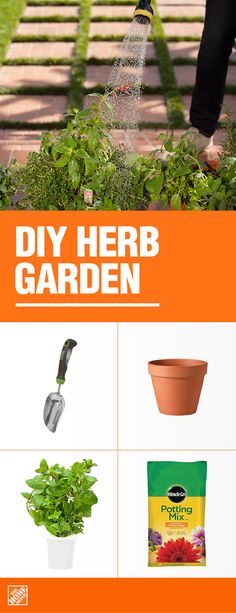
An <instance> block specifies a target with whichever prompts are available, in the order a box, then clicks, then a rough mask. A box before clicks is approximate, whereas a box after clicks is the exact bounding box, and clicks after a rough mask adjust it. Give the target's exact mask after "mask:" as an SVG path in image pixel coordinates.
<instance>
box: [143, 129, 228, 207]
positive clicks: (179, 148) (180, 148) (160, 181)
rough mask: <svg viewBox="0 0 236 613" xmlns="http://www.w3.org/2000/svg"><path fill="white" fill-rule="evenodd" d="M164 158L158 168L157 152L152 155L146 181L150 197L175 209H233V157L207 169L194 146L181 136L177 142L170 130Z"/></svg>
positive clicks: (165, 142)
mask: <svg viewBox="0 0 236 613" xmlns="http://www.w3.org/2000/svg"><path fill="white" fill-rule="evenodd" d="M163 149H164V151H165V152H166V161H165V164H163V165H162V170H161V169H160V158H159V157H158V156H159V155H160V153H159V152H158V151H157V152H156V155H157V159H156V158H155V156H153V157H152V160H153V169H152V172H151V174H150V176H149V178H148V179H147V181H146V183H145V187H146V189H147V191H148V192H149V200H150V198H151V199H152V201H154V202H155V201H156V200H159V202H160V204H161V205H162V207H163V208H165V207H167V206H170V207H171V208H172V209H174V210H180V209H187V210H232V209H234V208H235V206H236V187H235V183H236V158H229V157H226V158H224V159H222V160H221V163H220V164H219V167H218V169H217V170H216V171H212V172H209V171H208V170H207V169H206V168H205V166H204V164H203V163H202V162H200V161H199V158H198V155H197V152H196V149H195V146H194V145H193V144H191V143H189V142H186V141H185V139H184V138H182V139H180V140H179V141H178V143H177V144H174V142H173V135H172V134H170V135H168V137H167V138H166V140H165V141H164V144H163Z"/></svg>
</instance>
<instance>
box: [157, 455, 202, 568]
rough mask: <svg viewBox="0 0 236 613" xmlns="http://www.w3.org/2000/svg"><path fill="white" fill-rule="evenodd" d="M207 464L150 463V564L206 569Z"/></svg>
mask: <svg viewBox="0 0 236 613" xmlns="http://www.w3.org/2000/svg"><path fill="white" fill-rule="evenodd" d="M206 473H207V463H206V462H148V565H149V566H205V565H206V546H205V529H204V517H205V495H206Z"/></svg>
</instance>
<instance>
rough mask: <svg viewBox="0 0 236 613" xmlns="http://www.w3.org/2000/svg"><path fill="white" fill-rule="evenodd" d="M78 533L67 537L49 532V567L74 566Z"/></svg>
mask: <svg viewBox="0 0 236 613" xmlns="http://www.w3.org/2000/svg"><path fill="white" fill-rule="evenodd" d="M76 538H77V534H73V535H71V536H65V537H60V536H59V537H57V536H53V535H52V534H50V533H49V532H48V533H47V536H46V540H47V551H48V564H49V568H57V569H63V568H65V569H66V568H72V566H73V557H74V549H75V543H76Z"/></svg>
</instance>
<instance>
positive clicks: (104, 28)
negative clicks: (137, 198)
mask: <svg viewBox="0 0 236 613" xmlns="http://www.w3.org/2000/svg"><path fill="white" fill-rule="evenodd" d="M133 11H134V6H130V5H128V4H127V5H125V4H119V0H116V2H115V3H113V2H112V0H111V2H110V5H103V4H102V0H99V1H98V0H94V3H93V5H92V6H91V21H90V28H89V39H88V41H87V42H88V45H87V66H86V69H85V73H84V82H83V85H82V88H83V89H82V90H81V91H80V92H78V93H79V94H80V100H82V98H83V96H84V105H86V104H87V100H88V99H87V94H88V93H89V92H91V91H96V88H98V87H99V88H100V89H101V88H103V87H105V85H106V82H107V80H108V78H109V74H110V70H111V66H112V63H113V61H114V59H115V58H117V57H121V56H124V55H125V50H124V48H123V47H122V43H121V41H120V40H119V37H120V38H121V37H123V36H124V35H125V34H126V32H127V28H128V24H129V21H130V19H132V15H133ZM158 12H159V15H160V17H161V19H162V23H163V29H164V33H165V36H166V42H167V46H168V52H169V62H170V63H172V66H173V79H174V80H175V81H174V86H175V87H177V88H178V92H179V96H180V102H182V110H183V114H182V117H183V122H184V120H185V122H186V125H187V124H188V121H189V107H190V103H191V93H192V89H193V86H194V81H195V73H196V58H197V54H198V49H199V41H200V37H201V33H202V28H203V19H204V14H205V0H159V2H158ZM82 14H83V0H81V7H79V2H78V6H74V5H70V4H69V3H68V4H66V5H65V6H63V5H61V4H60V5H59V4H58V5H56V0H53V1H52V3H51V4H50V0H48V2H47V5H42V4H40V0H39V4H38V5H37V0H36V2H35V0H34V5H31V3H30V1H29V2H28V4H27V7H26V9H25V12H24V15H23V16H22V19H21V21H20V23H19V24H18V27H17V30H16V32H15V35H14V38H13V40H12V42H11V44H10V46H9V48H8V51H7V54H6V58H5V62H4V64H3V65H2V67H0V162H3V163H4V164H8V163H10V161H11V160H12V158H13V157H14V158H16V159H17V160H19V161H20V162H23V161H25V159H26V158H27V155H28V153H29V151H35V150H37V149H38V147H39V136H40V127H42V129H43V128H48V127H50V126H52V127H54V126H57V125H58V126H59V125H60V124H61V123H62V122H63V120H64V115H65V112H66V109H67V104H68V96H69V94H70V87H71V64H72V63H73V58H74V53H75V39H76V35H77V32H78V27H79V20H80V16H81V15H82ZM146 58H147V62H146V67H145V70H144V74H143V86H144V95H143V98H142V101H141V121H142V122H143V127H142V129H141V130H140V131H137V133H136V135H135V139H134V141H133V142H135V148H136V150H138V151H142V152H149V151H150V150H151V149H152V148H153V147H155V146H156V145H157V143H158V137H159V133H160V131H163V129H165V127H166V128H167V127H168V125H169V124H170V121H171V116H170V111H169V108H170V107H169V99H168V96H169V92H168V91H166V89H165V82H164V81H163V78H162V77H163V66H162V65H161V61H162V59H161V58H160V57H158V53H157V47H156V46H155V40H153V41H152V40H151V38H150V39H149V41H148V43H147V55H146ZM233 62H234V63H235V65H234V63H233ZM170 65H171V64H170ZM161 75H162V76H161ZM234 94H235V95H234ZM225 101H226V104H227V105H228V106H229V107H230V108H231V109H232V111H233V113H234V115H235V117H236V51H235V50H234V52H233V54H232V58H231V65H230V67H229V71H228V77H227V91H226V96H225ZM145 124H147V126H146V127H145ZM155 124H156V127H155ZM176 125H177V124H176ZM183 127H184V124H183ZM176 134H177V135H179V134H181V131H180V130H176ZM113 138H114V142H116V143H118V142H122V141H123V140H124V132H123V131H122V130H115V131H114V134H113ZM221 141H222V132H219V133H217V135H216V143H220V142H221Z"/></svg>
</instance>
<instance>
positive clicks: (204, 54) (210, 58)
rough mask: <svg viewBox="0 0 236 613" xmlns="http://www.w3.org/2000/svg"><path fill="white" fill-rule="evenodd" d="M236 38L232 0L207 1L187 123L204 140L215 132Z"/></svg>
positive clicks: (234, 2) (235, 4)
mask: <svg viewBox="0 0 236 613" xmlns="http://www.w3.org/2000/svg"><path fill="white" fill-rule="evenodd" d="M235 36H236V0H207V1H206V18H205V25H204V30H203V35H202V40H201V45H200V50H199V54H198V61H197V76H196V84H195V88H194V93H193V98H192V105H191V110H190V121H191V124H192V126H193V127H194V128H197V129H198V130H199V132H200V133H201V134H203V135H205V136H206V137H211V136H212V135H213V134H214V132H215V129H216V125H217V121H218V119H219V115H220V111H221V106H222V102H223V98H224V90H225V81H226V75H227V69H228V63H229V56H230V54H231V51H232V46H233V44H234V39H235Z"/></svg>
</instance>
